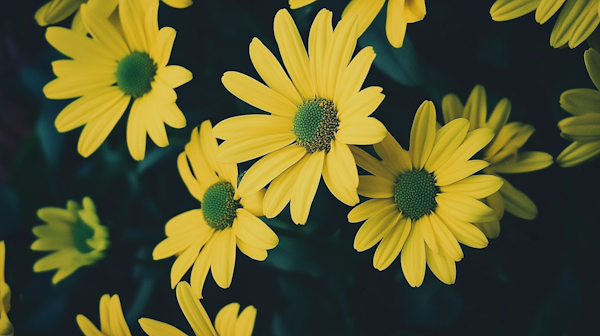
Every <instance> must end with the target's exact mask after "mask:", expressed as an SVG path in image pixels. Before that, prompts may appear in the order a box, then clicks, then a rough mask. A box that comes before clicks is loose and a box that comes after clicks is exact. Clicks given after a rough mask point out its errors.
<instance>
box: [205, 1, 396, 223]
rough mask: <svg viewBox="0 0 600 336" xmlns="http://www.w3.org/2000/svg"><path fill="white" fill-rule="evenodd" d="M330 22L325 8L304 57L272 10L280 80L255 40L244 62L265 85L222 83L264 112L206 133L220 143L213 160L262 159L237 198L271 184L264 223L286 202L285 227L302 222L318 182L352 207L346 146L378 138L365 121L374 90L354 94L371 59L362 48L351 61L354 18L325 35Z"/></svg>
mask: <svg viewBox="0 0 600 336" xmlns="http://www.w3.org/2000/svg"><path fill="white" fill-rule="evenodd" d="M332 15H333V14H332V13H331V12H330V11H328V10H325V9H323V10H321V11H320V12H319V14H317V17H316V18H315V20H314V22H313V25H312V28H311V30H310V36H309V47H308V54H307V52H306V49H305V48H304V44H303V42H302V39H301V37H300V33H299V32H298V29H297V28H296V24H295V23H294V21H293V19H292V17H291V16H290V14H289V13H288V11H287V10H285V9H282V10H280V11H279V12H278V13H277V15H276V16H275V23H274V30H275V39H276V40H277V44H278V45H279V50H280V52H281V57H282V59H283V63H284V64H285V67H286V69H287V74H286V72H285V71H284V69H283V68H282V67H281V65H280V64H279V62H278V61H277V59H276V58H275V56H274V55H273V54H272V53H271V52H270V51H269V49H267V48H266V47H265V46H264V45H263V44H262V42H261V41H260V40H258V39H257V38H255V39H254V40H253V41H252V43H251V44H250V58H251V59H252V62H253V64H254V67H255V68H256V70H257V72H258V73H259V75H260V76H261V77H262V79H263V80H264V81H265V83H266V84H267V85H268V86H265V85H264V84H262V83H260V82H258V81H256V80H254V79H253V78H251V77H249V76H247V75H244V74H241V73H239V72H233V71H230V72H226V73H225V74H224V75H223V78H222V81H223V84H224V85H225V87H226V88H227V90H229V91H230V92H231V93H233V94H234V95H235V96H236V97H238V98H240V99H241V100H243V101H245V102H246V103H248V104H250V105H253V106H255V107H258V108H260V109H262V110H264V111H266V112H269V113H270V115H244V116H238V117H233V118H229V119H226V120H224V121H221V122H220V123H219V124H217V125H216V126H215V130H214V132H215V136H216V137H218V138H221V139H225V142H224V143H223V144H222V145H221V146H220V147H219V153H218V155H217V160H219V161H222V162H228V163H236V162H243V161H247V160H251V159H254V158H257V157H260V156H263V155H265V154H266V156H264V157H263V158H261V159H260V160H258V162H256V163H255V164H254V165H253V166H252V167H251V168H250V169H249V170H248V172H247V173H246V175H245V176H244V180H243V183H242V184H241V185H240V189H239V193H240V195H242V196H244V195H249V194H252V193H255V192H256V191H258V190H260V189H262V188H263V187H264V186H265V185H267V184H268V183H269V182H271V181H272V182H271V184H270V186H269V189H268V191H267V193H266V195H265V200H264V212H265V215H266V216H267V217H268V218H271V217H275V216H277V215H278V214H279V213H280V212H281V211H282V210H283V208H284V207H285V206H286V204H287V203H288V202H290V203H291V206H290V210H291V215H292V220H293V221H294V222H295V223H296V224H304V223H306V221H307V218H308V213H309V211H310V207H311V205H312V201H313V198H314V196H315V193H316V191H317V187H318V185H319V181H320V179H321V175H322V176H323V180H325V183H326V184H327V187H328V188H329V190H330V191H331V192H332V193H333V195H335V196H336V197H337V198H338V199H339V200H340V201H342V202H344V203H345V204H348V205H354V204H356V203H358V195H357V193H356V188H357V186H358V171H357V169H356V163H355V161H354V158H353V157H352V153H351V152H350V149H349V147H348V145H349V144H358V145H368V144H373V143H377V142H380V141H381V140H383V138H384V137H385V134H386V129H385V126H383V124H382V123H381V122H379V121H378V120H377V119H375V118H372V117H369V116H370V115H371V113H373V111H375V109H376V108H377V107H378V106H379V104H380V103H381V102H382V101H383V98H384V95H383V94H382V93H381V91H382V89H381V88H380V87H368V88H366V89H363V90H361V89H360V88H361V86H362V85H363V82H364V80H365V77H366V76H367V73H368V72H369V69H370V67H371V64H372V62H373V60H374V58H375V53H374V52H373V49H372V48H371V47H366V48H364V49H362V50H361V51H360V52H359V53H358V54H357V55H356V56H355V57H354V59H352V54H353V52H354V48H355V47H356V39H357V36H358V35H357V19H356V16H355V15H352V16H351V15H347V16H346V17H345V18H343V19H342V20H341V21H340V22H339V23H338V25H337V26H336V28H335V30H333V28H332V26H331V18H332ZM288 74H289V76H290V77H291V80H290V78H289V77H288Z"/></svg>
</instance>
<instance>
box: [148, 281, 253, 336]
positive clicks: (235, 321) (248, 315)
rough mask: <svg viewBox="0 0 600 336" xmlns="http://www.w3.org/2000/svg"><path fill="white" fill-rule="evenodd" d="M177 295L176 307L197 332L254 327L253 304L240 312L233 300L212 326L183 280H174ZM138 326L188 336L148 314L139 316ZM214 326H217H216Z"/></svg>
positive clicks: (209, 334) (219, 333)
mask: <svg viewBox="0 0 600 336" xmlns="http://www.w3.org/2000/svg"><path fill="white" fill-rule="evenodd" d="M175 291H176V295H177V301H178V302H179V307H180V308H181V311H182V312H183V315H185V318H186V320H187V321H188V323H189V324H190V326H191V327H192V330H193V331H194V334H196V336H250V335H252V331H253V330H254V321H255V320H256V308H254V306H248V307H246V308H244V310H243V311H242V312H241V313H240V314H239V316H238V312H239V311H240V304H239V303H236V302H233V303H230V304H228V305H226V306H225V307H223V308H222V309H221V310H220V311H219V313H218V314H217V318H216V319H215V325H214V327H213V324H212V322H211V321H210V318H209V317H208V314H207V313H206V310H204V307H203V306H202V304H201V303H200V301H198V299H197V298H196V297H195V296H194V294H193V293H192V288H191V287H190V285H189V284H188V283H187V282H185V281H182V282H180V283H179V284H177V289H176V290H175ZM139 323H140V326H141V327H142V329H143V330H144V331H145V332H146V334H148V335H149V336H164V335H169V336H188V335H187V334H186V333H184V332H183V331H181V330H179V329H178V328H176V327H173V326H172V325H169V324H167V323H164V322H160V321H156V320H153V319H149V318H145V317H144V318H141V319H139ZM215 329H216V330H215Z"/></svg>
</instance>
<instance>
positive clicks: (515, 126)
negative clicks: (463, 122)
mask: <svg viewBox="0 0 600 336" xmlns="http://www.w3.org/2000/svg"><path fill="white" fill-rule="evenodd" d="M510 110H511V105H510V100H508V99H506V98H504V99H502V100H500V101H499V102H498V104H497V105H496V107H495V108H494V111H493V112H492V114H491V115H490V117H489V118H488V116H487V100H486V95H485V89H484V88H483V86H481V85H477V86H475V88H474V89H473V91H471V95H470V96H469V99H468V100H467V103H466V104H465V106H463V105H462V103H461V102H460V100H459V99H458V97H457V96H456V95H454V94H447V95H446V96H444V99H443V101H442V111H443V115H444V122H445V123H448V122H450V121H452V120H454V119H456V118H467V119H468V120H469V122H470V126H469V130H474V129H478V128H482V127H486V128H491V129H492V130H493V131H494V140H492V142H490V144H489V145H487V146H486V147H485V148H484V149H483V150H482V151H481V157H482V158H483V160H485V161H487V162H489V163H490V165H489V166H488V167H487V168H485V169H484V170H483V172H484V173H486V174H491V175H496V176H498V177H500V174H517V173H526V172H531V171H536V170H540V169H544V168H546V167H548V166H550V165H551V164H552V162H553V160H552V156H551V155H550V154H548V153H544V152H534V151H520V149H521V147H522V146H523V145H524V144H525V142H527V139H529V137H530V136H531V134H533V132H534V131H535V128H534V127H533V126H531V125H529V124H523V123H521V122H518V121H513V122H510V123H507V121H508V117H509V115H510ZM502 180H503V181H504V184H502V188H500V190H498V192H496V193H494V194H492V195H490V196H488V197H486V198H485V200H484V202H485V203H486V204H487V205H489V206H490V207H492V209H494V210H495V211H496V216H497V218H496V219H495V220H493V221H491V222H487V223H474V224H475V225H476V226H477V227H478V228H480V229H481V230H482V231H483V232H484V233H485V235H486V236H487V237H488V238H496V237H498V235H499V234H500V219H502V216H503V215H504V210H506V211H508V212H510V213H511V214H513V215H515V216H517V217H519V218H523V219H534V218H535V217H537V214H538V210H537V207H536V206H535V204H534V203H533V201H532V200H531V199H530V198H529V197H527V195H525V194H524V193H523V192H522V191H520V190H519V189H517V188H515V187H514V186H513V185H512V184H510V183H509V182H508V181H507V180H506V179H505V178H503V177H502Z"/></svg>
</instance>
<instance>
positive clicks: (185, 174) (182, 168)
mask: <svg viewBox="0 0 600 336" xmlns="http://www.w3.org/2000/svg"><path fill="white" fill-rule="evenodd" d="M177 168H178V169H179V175H181V179H182V180H183V183H185V186H186V187H187V188H188V191H189V192H190V194H192V196H194V198H195V199H196V200H198V201H200V202H202V197H203V196H204V191H205V189H204V188H202V187H201V186H200V182H198V180H196V178H195V177H194V175H192V171H191V170H190V165H189V164H188V161H187V156H186V155H185V152H182V153H180V154H179V156H178V157H177Z"/></svg>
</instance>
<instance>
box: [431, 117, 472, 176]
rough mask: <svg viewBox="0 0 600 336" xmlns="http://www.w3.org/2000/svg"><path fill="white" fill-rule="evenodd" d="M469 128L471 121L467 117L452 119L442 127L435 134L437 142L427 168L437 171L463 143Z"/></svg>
mask: <svg viewBox="0 0 600 336" xmlns="http://www.w3.org/2000/svg"><path fill="white" fill-rule="evenodd" d="M468 130H469V121H468V120H467V119H465V118H459V119H455V120H452V121H450V122H449V123H447V124H446V125H444V126H443V127H442V128H440V129H439V130H438V131H437V133H436V135H435V142H434V145H433V148H432V150H431V154H430V156H429V159H428V160H427V162H426V163H425V170H427V171H435V170H437V169H438V168H439V167H440V166H441V165H442V164H444V163H445V162H446V161H448V159H449V158H450V157H451V156H452V154H454V152H455V151H456V150H457V149H458V147H459V146H460V145H461V144H462V142H463V140H464V139H465V136H466V135H467V131H468Z"/></svg>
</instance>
